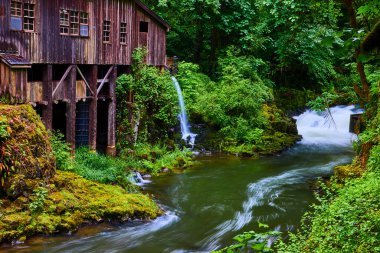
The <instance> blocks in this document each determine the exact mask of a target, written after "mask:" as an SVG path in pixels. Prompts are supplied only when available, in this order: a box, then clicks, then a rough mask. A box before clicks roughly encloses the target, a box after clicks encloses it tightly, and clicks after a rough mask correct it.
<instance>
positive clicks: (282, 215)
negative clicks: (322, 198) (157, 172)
mask: <svg viewBox="0 0 380 253" xmlns="http://www.w3.org/2000/svg"><path fill="white" fill-rule="evenodd" d="M353 109H354V108H353V107H336V108H332V109H331V114H332V115H333V116H334V123H331V122H330V123H331V124H329V123H328V121H326V118H325V117H324V116H323V115H321V114H317V113H315V112H311V111H308V112H306V113H304V114H302V115H300V116H298V117H297V125H298V129H299V132H300V133H301V134H303V136H304V138H303V140H302V141H301V142H299V143H298V144H297V145H296V146H294V147H293V148H291V149H289V150H288V151H286V152H284V153H282V154H281V155H277V156H272V157H264V158H261V159H259V160H244V159H238V158H236V157H227V156H218V157H216V156H210V157H203V158H199V161H200V164H199V165H198V166H195V167H194V168H192V169H189V170H186V171H185V172H184V173H180V174H171V175H166V176H163V177H158V178H153V179H152V182H151V183H149V184H146V185H144V187H145V190H146V191H147V192H149V193H151V194H154V196H155V198H156V199H157V201H158V202H159V203H160V204H161V205H162V206H163V208H164V209H165V210H167V213H166V214H165V215H164V216H162V217H160V218H158V219H156V220H154V221H152V222H142V221H141V222H133V223H130V224H126V225H123V226H110V225H109V226H106V227H104V225H103V227H101V228H98V230H99V229H100V230H101V232H99V231H90V232H86V230H80V232H79V233H78V234H75V235H70V236H69V235H68V236H60V237H52V238H48V239H44V240H42V241H41V239H36V240H35V241H33V240H32V241H30V242H28V244H26V245H22V246H20V247H25V249H24V250H23V249H20V247H19V249H18V251H17V252H138V253H144V252H146V253H154V252H173V253H177V252H210V251H211V250H213V249H217V248H220V247H223V246H226V245H228V244H229V243H231V242H232V240H231V238H232V237H233V236H235V235H237V234H239V233H242V232H244V231H249V230H256V231H257V230H258V221H260V222H261V223H266V224H268V225H269V226H270V229H276V230H280V231H288V230H295V229H296V228H297V227H299V224H300V219H301V217H302V214H303V213H304V212H305V211H307V210H309V209H310V208H309V205H310V204H311V203H313V202H315V198H314V196H313V193H312V190H311V188H310V186H311V185H312V183H313V182H314V181H315V180H316V179H317V178H318V177H323V176H328V175H331V173H332V169H333V167H334V166H335V165H338V164H343V163H349V162H350V161H351V159H352V157H353V151H352V148H351V141H352V138H353V136H352V135H351V134H349V133H348V124H349V122H348V121H349V114H350V113H352V111H353ZM326 122H327V123H326ZM329 125H330V126H329ZM88 229H90V230H91V229H94V228H91V227H90V228H88ZM8 250H9V249H8ZM9 251H11V250H9Z"/></svg>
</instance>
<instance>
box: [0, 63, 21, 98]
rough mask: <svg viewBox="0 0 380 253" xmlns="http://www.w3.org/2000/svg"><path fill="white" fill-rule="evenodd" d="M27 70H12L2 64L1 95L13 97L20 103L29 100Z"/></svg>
mask: <svg viewBox="0 0 380 253" xmlns="http://www.w3.org/2000/svg"><path fill="white" fill-rule="evenodd" d="M26 82H27V71H26V69H11V68H9V66H7V65H6V64H4V63H2V62H0V95H11V96H12V97H13V98H17V99H18V101H19V102H23V101H26V99H27V87H26Z"/></svg>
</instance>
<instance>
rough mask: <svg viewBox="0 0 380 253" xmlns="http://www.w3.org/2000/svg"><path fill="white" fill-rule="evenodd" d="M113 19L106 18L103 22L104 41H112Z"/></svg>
mask: <svg viewBox="0 0 380 253" xmlns="http://www.w3.org/2000/svg"><path fill="white" fill-rule="evenodd" d="M110 35H111V21H109V20H104V22H103V42H105V43H109V42H111V38H110Z"/></svg>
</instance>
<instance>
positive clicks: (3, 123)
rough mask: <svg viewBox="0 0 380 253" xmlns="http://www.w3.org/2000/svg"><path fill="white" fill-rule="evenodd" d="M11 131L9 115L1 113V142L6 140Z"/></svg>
mask: <svg viewBox="0 0 380 253" xmlns="http://www.w3.org/2000/svg"><path fill="white" fill-rule="evenodd" d="M10 132H11V130H10V128H9V126H8V119H7V117H5V116H3V115H0V142H3V141H5V140H6V139H7V138H8V137H9V136H10Z"/></svg>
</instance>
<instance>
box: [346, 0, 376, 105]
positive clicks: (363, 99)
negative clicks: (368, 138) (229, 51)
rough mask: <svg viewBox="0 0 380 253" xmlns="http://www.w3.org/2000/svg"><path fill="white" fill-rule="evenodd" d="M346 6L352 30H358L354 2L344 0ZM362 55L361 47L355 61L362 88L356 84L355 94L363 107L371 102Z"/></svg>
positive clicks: (356, 52) (357, 51) (356, 51)
mask: <svg viewBox="0 0 380 253" xmlns="http://www.w3.org/2000/svg"><path fill="white" fill-rule="evenodd" d="M343 2H344V4H345V5H346V8H347V12H348V16H349V18H350V25H351V27H352V28H354V29H357V28H358V22H357V19H356V13H355V9H354V6H353V0H343ZM361 54H362V49H361V47H360V46H359V47H358V48H357V49H356V50H355V55H354V58H355V61H356V69H357V71H358V74H359V77H360V82H361V87H360V86H359V85H358V84H356V83H355V84H354V89H355V92H356V93H357V94H358V96H359V98H360V104H361V106H362V107H363V106H364V105H365V104H366V103H367V102H368V101H369V91H370V87H369V83H368V81H367V77H366V74H365V71H364V64H363V63H362V62H361V61H360V60H359V57H360V55H361Z"/></svg>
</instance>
